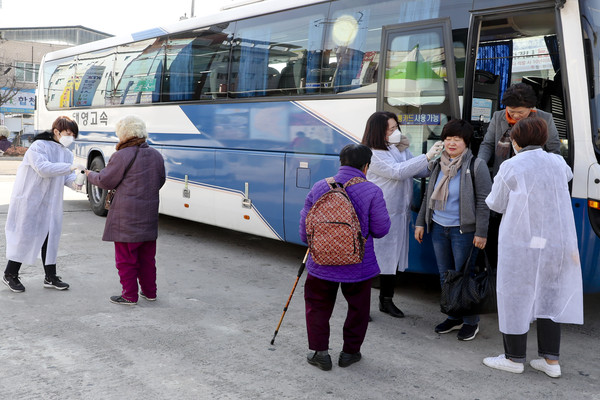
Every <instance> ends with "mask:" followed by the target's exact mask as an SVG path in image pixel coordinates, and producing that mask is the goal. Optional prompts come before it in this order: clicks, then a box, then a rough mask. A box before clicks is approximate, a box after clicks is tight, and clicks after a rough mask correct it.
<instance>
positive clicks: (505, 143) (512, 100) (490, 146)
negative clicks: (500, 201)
mask: <svg viewBox="0 0 600 400" xmlns="http://www.w3.org/2000/svg"><path fill="white" fill-rule="evenodd" d="M536 102H537V98H536V96H535V92H534V91H533V88H532V87H531V86H529V85H527V84H525V83H516V84H514V85H512V86H510V87H509V88H508V89H506V91H505V92H504V94H503V95H502V104H504V106H505V107H506V109H505V110H500V111H496V112H495V113H494V115H493V116H492V120H491V121H490V124H489V126H488V129H487V132H486V133H485V137H484V138H483V142H481V146H480V147H479V153H478V154H477V158H481V159H482V160H484V161H485V162H487V163H490V162H491V161H492V160H493V169H492V178H493V177H494V176H496V174H497V173H498V168H500V164H502V162H504V161H505V160H508V159H509V158H510V157H512V156H514V155H515V153H514V151H513V148H512V146H511V144H510V130H511V129H512V127H513V126H514V125H515V124H516V123H517V122H518V121H520V120H522V119H523V118H527V117H529V116H535V117H539V118H542V119H543V120H544V121H545V122H546V124H547V125H548V141H547V142H546V144H544V146H543V147H544V150H546V151H547V152H549V153H556V154H560V140H559V139H558V130H557V129H556V125H554V119H553V118H552V114H550V113H547V112H545V111H541V110H537V109H536V108H535V104H536Z"/></svg>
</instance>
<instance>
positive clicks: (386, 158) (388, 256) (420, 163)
mask: <svg viewBox="0 0 600 400" xmlns="http://www.w3.org/2000/svg"><path fill="white" fill-rule="evenodd" d="M427 165H428V162H427V157H426V156H425V154H421V155H419V156H417V157H414V156H413V155H412V153H411V152H410V150H408V149H406V150H404V151H399V150H398V148H396V146H394V145H391V146H389V147H388V150H387V151H386V150H373V157H372V158H371V164H370V165H369V170H368V171H367V179H368V180H369V181H371V182H373V183H374V184H376V185H377V186H379V187H380V188H381V190H382V191H383V198H384V199H385V204H386V206H387V210H388V214H389V215H390V220H391V222H392V225H391V227H390V231H389V233H388V234H387V235H385V236H384V237H382V238H381V239H374V240H373V244H374V246H375V256H376V257H377V263H378V264H379V269H380V270H381V273H382V274H385V275H395V274H396V271H397V270H398V271H404V270H405V269H406V268H408V234H409V231H408V228H409V225H410V216H411V215H410V204H411V200H412V195H413V178H414V177H425V176H428V175H429V170H428V169H427Z"/></svg>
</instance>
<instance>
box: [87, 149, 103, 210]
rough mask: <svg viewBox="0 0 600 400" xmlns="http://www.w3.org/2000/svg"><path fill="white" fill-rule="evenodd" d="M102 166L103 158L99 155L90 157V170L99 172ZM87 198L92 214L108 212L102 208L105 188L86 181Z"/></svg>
mask: <svg viewBox="0 0 600 400" xmlns="http://www.w3.org/2000/svg"><path fill="white" fill-rule="evenodd" d="M103 168H104V160H103V159H102V157H100V156H96V157H94V158H93V159H92V163H91V164H90V171H96V172H100V171H101V170H102V169H103ZM86 185H87V186H86V188H87V193H88V199H89V201H90V207H91V209H92V211H93V212H94V214H96V215H99V216H101V217H104V216H105V215H106V214H108V210H107V209H105V208H104V200H105V199H106V192H107V191H106V190H104V189H100V188H99V187H98V186H96V185H92V184H91V183H90V181H87V183H86Z"/></svg>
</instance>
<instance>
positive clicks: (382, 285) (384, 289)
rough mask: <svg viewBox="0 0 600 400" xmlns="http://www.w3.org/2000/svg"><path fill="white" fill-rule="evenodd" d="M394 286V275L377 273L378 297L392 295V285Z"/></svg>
mask: <svg viewBox="0 0 600 400" xmlns="http://www.w3.org/2000/svg"><path fill="white" fill-rule="evenodd" d="M395 286H396V275H385V274H380V275H379V299H383V298H384V297H394V287H395Z"/></svg>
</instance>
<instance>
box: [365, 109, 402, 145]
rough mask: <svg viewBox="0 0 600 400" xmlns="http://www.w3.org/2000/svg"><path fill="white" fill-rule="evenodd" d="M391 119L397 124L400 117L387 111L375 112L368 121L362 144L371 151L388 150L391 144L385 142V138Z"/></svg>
mask: <svg viewBox="0 0 600 400" xmlns="http://www.w3.org/2000/svg"><path fill="white" fill-rule="evenodd" d="M390 118H392V119H394V120H395V121H396V123H397V122H398V116H396V114H394V113H391V112H387V111H377V112H374V113H373V114H372V115H371V116H370V117H369V119H368V120H367V125H366V126H365V133H364V134H363V138H362V142H361V143H362V144H364V145H365V146H367V147H369V148H371V149H377V150H387V149H388V144H389V143H388V142H387V140H385V136H386V133H387V129H388V120H389V119H390Z"/></svg>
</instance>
